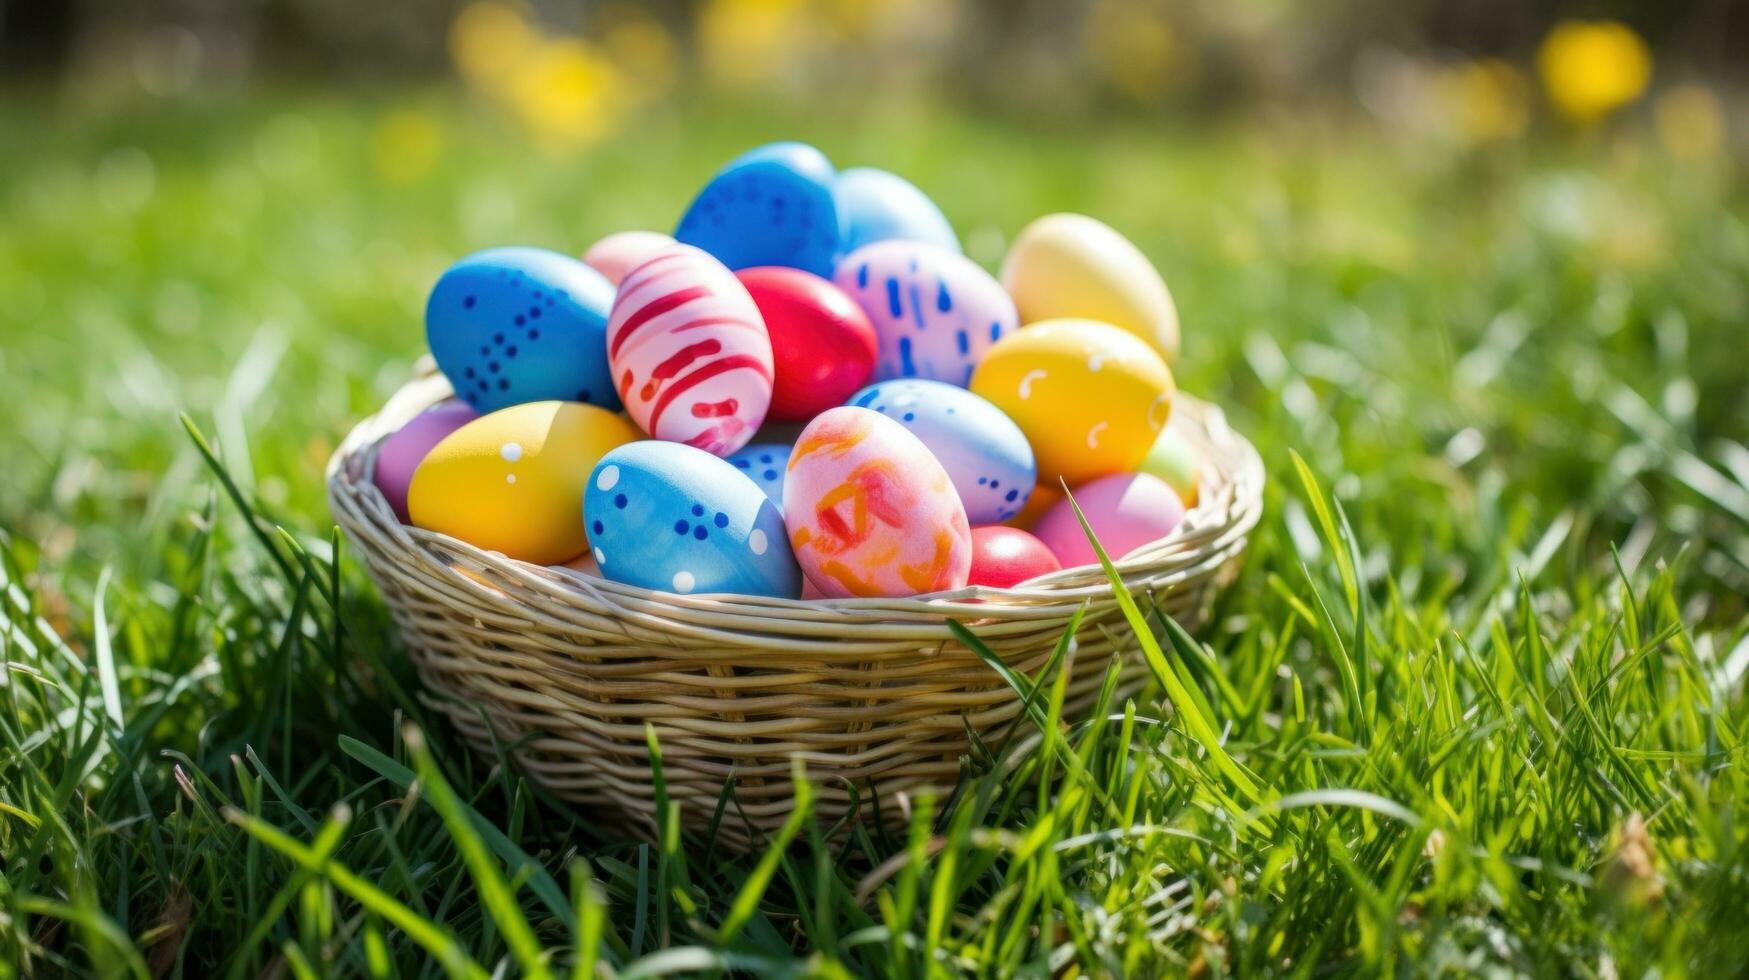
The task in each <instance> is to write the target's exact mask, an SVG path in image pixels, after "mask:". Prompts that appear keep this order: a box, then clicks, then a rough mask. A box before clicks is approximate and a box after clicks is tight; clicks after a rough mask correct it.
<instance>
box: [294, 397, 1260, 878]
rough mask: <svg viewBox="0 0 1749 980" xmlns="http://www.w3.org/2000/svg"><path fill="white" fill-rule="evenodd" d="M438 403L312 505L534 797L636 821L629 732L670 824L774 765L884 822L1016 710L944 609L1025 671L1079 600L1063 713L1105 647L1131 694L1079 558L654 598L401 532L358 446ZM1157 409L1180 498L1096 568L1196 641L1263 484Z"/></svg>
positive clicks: (474, 728) (1237, 452)
mask: <svg viewBox="0 0 1749 980" xmlns="http://www.w3.org/2000/svg"><path fill="white" fill-rule="evenodd" d="M450 394H451V390H450V387H449V383H448V382H447V381H446V380H445V379H444V378H443V377H442V376H441V375H427V376H425V377H421V378H419V379H417V380H415V381H413V382H411V383H409V384H408V385H407V386H406V387H404V388H402V389H401V390H400V391H399V392H397V393H396V394H395V395H394V397H392V398H391V399H390V401H389V402H388V404H387V405H385V406H384V408H383V409H382V411H380V412H378V413H377V414H376V415H374V416H372V417H370V418H367V419H365V420H364V421H363V422H361V423H359V425H358V426H357V427H356V428H355V429H354V430H353V431H352V433H351V434H350V435H349V436H348V437H347V438H346V440H345V441H344V442H343V443H342V444H341V446H340V448H339V449H338V450H337V451H336V452H335V454H334V457H333V458H332V459H331V460H330V461H329V466H328V477H327V479H328V498H329V505H330V507H331V508H332V510H333V513H334V517H335V519H336V520H337V521H338V522H339V523H340V525H341V527H342V528H343V529H344V530H345V533H346V535H347V537H348V539H349V540H350V542H351V544H352V546H353V547H354V548H355V549H356V550H357V552H358V554H359V555H361V556H362V558H363V561H364V563H365V566H366V568H367V570H368V572H369V574H370V576H371V578H372V580H373V581H374V582H375V583H376V585H377V587H378V588H379V589H380V591H381V592H382V595H383V598H384V599H385V601H386V602H387V603H388V605H389V609H390V611H391V612H392V614H393V616H394V619H395V622H396V625H397V626H398V628H399V630H400V632H401V635H402V637H403V639H404V641H405V643H406V646H407V650H408V653H409V654H410V655H411V657H412V658H413V660H414V663H415V665H416V666H417V668H418V671H419V674H420V676H421V678H422V680H423V682H424V685H425V688H426V690H425V692H424V693H423V695H422V697H423V698H424V699H425V700H426V701H427V702H428V703H429V704H430V705H431V706H432V707H433V708H434V709H435V710H437V711H439V712H441V713H442V714H444V715H445V716H447V717H448V718H449V720H450V721H451V723H453V724H454V725H455V726H456V728H457V729H458V730H460V731H461V732H462V733H463V734H464V736H465V737H466V738H467V740H468V741H469V742H471V743H472V744H474V745H475V746H476V747H477V748H479V749H480V750H482V751H485V752H488V753H490V752H492V751H493V744H494V742H496V744H497V745H499V746H504V745H511V744H514V745H515V748H514V750H513V753H514V755H515V756H516V757H517V761H518V762H519V764H521V765H522V766H523V767H525V768H526V770H527V771H528V772H529V773H530V774H531V775H532V776H533V777H534V778H535V779H537V780H539V781H540V782H541V783H542V784H543V785H544V786H545V787H546V788H547V789H548V790H549V791H550V792H552V793H553V794H555V795H556V796H558V797H560V798H561V799H566V800H569V801H572V802H575V803H579V804H583V805H585V806H587V807H589V808H591V810H592V811H593V812H595V813H596V814H598V815H599V816H601V817H602V819H603V820H604V821H612V822H615V823H616V824H617V826H619V827H620V828H622V829H624V830H625V831H628V832H631V833H637V834H640V835H644V836H648V835H650V834H651V833H653V832H654V830H655V820H656V803H655V785H654V782H653V780H652V778H651V768H650V757H649V749H648V746H647V743H646V739H645V724H646V723H649V724H651V725H653V726H654V727H655V730H656V733H657V737H658V739H659V740H660V743H661V746H662V758H663V768H664V773H665V776H666V785H667V792H668V795H669V797H670V799H672V800H673V801H674V802H675V803H677V804H678V805H679V807H680V814H681V821H682V823H683V825H685V826H686V827H688V828H690V829H693V830H702V829H704V828H705V827H707V826H709V825H712V824H713V823H715V824H716V828H717V829H716V832H717V834H718V839H719V840H720V841H721V842H723V843H725V844H727V845H729V846H731V847H736V848H747V847H752V846H755V845H756V844H757V843H758V842H759V841H760V839H761V838H762V837H763V836H764V835H767V834H770V833H771V832H773V831H774V830H775V829H776V828H777V827H778V826H780V825H781V824H782V823H783V820H784V818H785V817H786V816H787V815H788V813H789V812H790V810H791V807H792V798H793V787H792V784H791V781H790V770H791V759H792V758H800V759H801V760H802V761H803V762H804V763H805V764H806V766H807V771H808V774H809V777H810V779H811V780H813V781H814V782H816V783H818V784H819V789H818V792H817V793H816V796H815V809H816V812H817V813H818V814H819V816H820V817H821V818H822V819H823V820H825V821H826V822H827V824H830V823H832V822H834V821H836V820H838V819H839V818H841V817H843V816H845V815H846V814H847V813H850V812H852V810H853V809H854V810H855V811H856V812H857V813H858V814H859V815H860V816H864V817H866V816H869V815H870V814H872V813H875V812H879V813H881V814H883V816H885V817H887V818H893V817H895V816H897V815H899V814H901V813H902V812H903V811H904V810H905V809H906V803H907V800H908V798H909V796H910V795H911V794H915V793H916V792H917V791H918V790H919V789H921V788H923V787H926V786H927V787H934V788H936V789H938V790H943V791H945V789H946V788H947V787H950V786H951V785H952V784H953V783H954V782H955V781H956V780H957V778H958V776H959V772H960V760H961V758H962V757H963V756H965V755H967V754H968V753H969V752H970V750H971V738H970V736H969V735H968V729H970V730H972V731H975V732H977V734H978V737H979V738H980V739H981V740H983V741H984V742H985V743H986V744H988V745H995V744H997V743H998V742H999V741H1000V740H1001V738H1002V736H1003V734H1004V733H1005V732H1006V731H1007V729H1008V726H1009V725H1010V724H1011V723H1012V722H1013V721H1014V719H1015V717H1016V715H1017V713H1018V711H1019V709H1020V704H1019V699H1018V698H1017V697H1016V696H1015V695H1014V694H1013V692H1012V690H1011V689H1009V688H1008V687H1006V686H1005V685H1004V683H1003V682H1002V681H1001V679H1000V678H999V677H998V676H997V675H996V673H995V672H994V671H993V670H992V669H991V668H990V666H989V665H988V664H985V663H984V662H983V661H982V660H980V659H979V658H978V656H977V655H976V654H974V653H973V652H972V651H970V650H968V649H967V648H966V647H964V646H963V645H961V644H960V643H959V642H957V641H956V640H955V639H954V638H953V636H952V634H951V633H950V632H949V629H948V626H947V621H948V620H949V619H950V618H951V619H956V620H959V621H960V622H962V623H964V624H965V625H966V626H967V627H968V628H970V629H971V630H972V631H973V632H974V633H976V634H977V635H978V636H979V637H980V638H981V639H983V640H984V641H985V643H987V644H988V645H989V647H990V648H991V649H992V650H994V651H995V652H996V653H997V654H999V655H1000V656H1001V657H1002V658H1003V659H1004V660H1005V661H1006V662H1007V663H1008V664H1009V665H1010V666H1011V667H1013V668H1015V669H1016V670H1020V671H1023V672H1027V673H1032V672H1036V671H1037V670H1038V668H1039V667H1041V666H1042V665H1043V664H1044V663H1045V661H1046V660H1048V659H1049V657H1050V655H1051V652H1052V650H1053V649H1054V648H1055V646H1056V644H1057V641H1058V639H1059V638H1060V637H1061V635H1062V633H1063V630H1064V629H1065V628H1066V626H1067V624H1068V622H1069V619H1070V616H1071V615H1072V614H1073V613H1074V612H1075V610H1076V609H1077V608H1080V607H1081V606H1082V605H1083V604H1085V606H1086V613H1085V615H1084V617H1083V619H1082V621H1081V627H1080V630H1079V633H1078V635H1077V636H1076V640H1075V645H1074V649H1075V651H1076V653H1075V656H1074V657H1073V659H1072V663H1071V666H1070V670H1071V678H1070V682H1069V686H1068V694H1067V701H1066V703H1065V715H1066V716H1068V717H1075V716H1077V715H1078V714H1079V713H1084V712H1085V711H1086V710H1087V709H1088V707H1090V706H1091V704H1092V703H1093V702H1094V700H1095V699H1096V697H1097V695H1098V693H1099V687H1100V684H1101V681H1102V679H1103V676H1104V674H1105V672H1106V669H1107V667H1108V665H1109V662H1110V659H1111V654H1112V652H1113V651H1114V650H1115V651H1122V652H1123V654H1124V656H1123V658H1122V663H1123V666H1122V668H1121V672H1120V675H1119V682H1118V685H1119V686H1118V691H1119V693H1120V694H1121V695H1127V694H1130V693H1133V692H1134V691H1136V690H1137V689H1139V688H1140V687H1141V685H1142V681H1143V679H1144V676H1145V668H1144V667H1143V666H1142V665H1141V663H1140V661H1139V657H1138V656H1136V653H1137V650H1136V644H1135V640H1134V637H1133V636H1132V635H1131V633H1130V630H1129V628H1128V626H1127V625H1126V624H1125V623H1124V621H1123V615H1122V612H1121V611H1120V610H1119V608H1118V605H1117V602H1116V600H1115V598H1114V597H1113V594H1112V591H1111V587H1110V583H1109V581H1108V580H1107V579H1106V577H1105V575H1104V573H1103V572H1102V571H1101V570H1100V569H1099V568H1098V567H1097V566H1089V567H1084V568H1076V569H1066V570H1064V571H1061V572H1057V573H1054V574H1051V575H1048V576H1044V577H1041V578H1038V579H1034V580H1032V581H1031V582H1028V583H1025V584H1023V585H1022V586H1020V587H1017V588H1012V589H990V588H983V587H971V588H966V589H961V590H959V591H955V592H944V593H938V594H934V595H929V596H918V597H915V598H909V599H836V600H825V599H820V600H793V601H792V600H783V599H769V598H763V597H754V596H721V595H719V596H706V595H673V594H669V593H665V592H652V591H649V590H647V589H641V588H637V587H634V586H629V585H622V584H619V583H617V582H611V581H608V580H605V579H601V578H597V577H594V576H590V575H587V574H584V573H582V572H578V571H573V570H571V569H569V568H563V567H557V568H549V567H543V566H538V565H531V564H528V563H526V562H522V561H516V560H513V559H508V558H506V557H504V556H503V555H501V554H498V553H495V552H486V551H482V550H480V549H478V548H475V547H473V546H472V545H469V544H467V543H465V542H462V541H458V540H456V539H455V538H452V537H448V536H446V535H443V534H438V533H434V532H430V531H425V530H422V529H419V528H414V527H408V526H404V525H402V524H401V523H400V522H399V521H398V520H397V518H396V516H395V514H394V512H393V510H392V509H391V508H390V507H389V504H388V502H387V501H386V500H385V499H384V498H383V496H382V494H381V493H380V492H379V491H378V490H377V488H376V486H375V484H374V483H373V482H372V480H371V474H372V470H373V467H374V466H375V459H376V448H377V443H378V442H379V441H380V440H381V439H382V438H383V437H384V436H386V435H388V434H390V433H392V432H394V431H395V430H396V429H398V428H399V427H400V426H401V425H402V424H404V423H405V422H406V421H407V420H408V419H409V418H411V417H412V416H413V415H415V414H417V413H418V412H420V411H422V410H423V409H425V408H426V407H428V406H430V405H432V404H435V403H436V402H438V401H440V400H442V399H443V398H445V397H448V396H449V395H450ZM1173 413H1174V420H1173V423H1172V424H1173V425H1174V426H1176V427H1178V428H1179V429H1180V431H1181V432H1182V433H1183V434H1184V437H1185V438H1186V440H1187V441H1188V442H1189V443H1190V444H1191V446H1192V447H1193V448H1194V449H1195V450H1196V451H1197V452H1198V454H1199V456H1200V459H1201V463H1202V469H1201V474H1200V481H1201V482H1200V487H1199V499H1198V503H1197V506H1196V507H1194V508H1193V509H1191V511H1190V512H1189V513H1188V514H1187V515H1186V517H1185V520H1184V522H1183V524H1182V525H1180V526H1179V528H1178V529H1177V530H1176V531H1174V532H1173V534H1171V535H1170V536H1169V537H1166V538H1164V539H1161V540H1160V541H1157V542H1155V543H1153V544H1151V545H1148V546H1146V547H1144V548H1143V549H1141V550H1139V551H1136V552H1134V553H1132V554H1130V555H1128V556H1126V557H1125V558H1123V559H1122V560H1120V561H1118V562H1117V568H1118V571H1119V573H1120V574H1121V575H1122V576H1123V578H1124V580H1125V582H1126V583H1127V584H1128V585H1129V587H1130V590H1131V591H1132V593H1133V594H1135V596H1136V597H1137V601H1138V602H1139V603H1141V604H1142V606H1143V609H1144V610H1146V609H1147V608H1148V606H1149V605H1153V606H1154V607H1156V608H1158V609H1159V610H1161V611H1162V612H1164V613H1166V614H1169V615H1171V616H1173V617H1174V618H1176V619H1177V620H1178V621H1179V622H1180V623H1182V624H1183V625H1184V626H1185V627H1186V628H1188V629H1193V630H1194V629H1195V628H1197V627H1198V626H1199V625H1200V624H1201V623H1202V621H1203V619H1204V617H1205V615H1206V613H1207V611H1208V608H1209V605H1210V603H1211V602H1212V600H1213V598H1214V596H1215V594H1216V593H1217V592H1218V590H1220V589H1221V588H1222V587H1224V586H1225V585H1226V584H1227V583H1228V582H1230V581H1231V580H1232V577H1233V575H1234V574H1235V573H1236V571H1237V568H1238V563H1239V559H1240V556H1241V554H1242V553H1243V551H1244V548H1245V543H1246V535H1247V534H1248V533H1249V532H1250V531H1251V529H1252V528H1253V527H1255V526H1256V523H1257V520H1258V518H1259V516H1260V514H1261V511H1262V488H1263V479H1264V474H1263V465H1262V462H1261V460H1260V459H1259V458H1258V455H1257V452H1256V450H1255V449H1254V448H1253V447H1252V446H1251V444H1250V443H1249V442H1247V441H1246V440H1245V438H1244V437H1243V436H1241V435H1239V434H1238V433H1237V432H1234V431H1233V430H1232V429H1230V428H1229V427H1228V426H1227V423H1226V420H1225V417H1224V416H1223V415H1222V414H1221V412H1220V410H1219V409H1217V408H1214V407H1212V406H1210V405H1208V404H1206V403H1203V402H1200V401H1197V400H1195V399H1193V398H1190V397H1189V396H1186V395H1183V394H1180V395H1178V396H1177V397H1176V399H1175V401H1174V405H1173ZM974 600H975V601H974ZM731 780H732V782H733V801H732V802H731V803H730V804H729V807H728V810H727V812H726V814H725V815H724V816H723V817H722V818H721V819H720V822H717V818H716V817H715V814H716V812H717V810H718V807H719V802H720V801H721V800H722V799H723V797H724V787H725V784H726V783H728V782H730V781H731ZM874 795H878V796H879V798H880V799H879V804H880V805H879V806H878V808H877V807H876V806H874V805H872V804H873V802H874V801H873V800H871V796H874Z"/></svg>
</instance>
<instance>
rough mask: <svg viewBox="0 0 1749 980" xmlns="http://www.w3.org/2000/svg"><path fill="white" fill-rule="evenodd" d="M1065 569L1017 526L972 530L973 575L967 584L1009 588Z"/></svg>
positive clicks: (995, 525)
mask: <svg viewBox="0 0 1749 980" xmlns="http://www.w3.org/2000/svg"><path fill="white" fill-rule="evenodd" d="M1062 567H1063V566H1062V565H1061V564H1059V563H1058V562H1057V556H1056V555H1053V554H1051V549H1049V548H1047V547H1045V543H1044V542H1043V541H1040V540H1039V539H1037V538H1035V537H1033V536H1032V535H1030V534H1028V533H1026V532H1025V531H1022V530H1021V529H1020V528H1017V527H1005V526H1003V525H1000V524H992V525H989V526H987V527H974V528H972V574H971V578H970V580H969V581H968V582H967V584H968V585H988V586H990V587H991V588H996V589H1006V588H1009V587H1011V586H1015V585H1019V584H1020V583H1021V582H1024V581H1026V580H1027V579H1030V578H1036V577H1037V576H1040V575H1044V574H1046V573H1049V572H1055V571H1058V570H1060V569H1061V568H1062Z"/></svg>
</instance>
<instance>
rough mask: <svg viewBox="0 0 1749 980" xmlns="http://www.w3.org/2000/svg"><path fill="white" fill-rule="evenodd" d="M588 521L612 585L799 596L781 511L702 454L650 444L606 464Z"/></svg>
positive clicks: (587, 509) (594, 477)
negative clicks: (615, 583)
mask: <svg viewBox="0 0 1749 980" xmlns="http://www.w3.org/2000/svg"><path fill="white" fill-rule="evenodd" d="M583 521H584V524H585V525H586V526H587V527H588V529H589V545H590V549H591V551H592V553H593V554H594V556H595V563H596V564H597V565H599V566H600V567H601V574H602V575H603V576H605V577H607V578H610V579H612V580H614V581H615V582H624V583H626V584H627V585H637V586H642V587H643V588H646V589H659V590H661V591H663V592H679V593H718V592H734V593H739V594H742V595H762V596H773V597H779V598H787V599H793V598H795V597H796V596H798V595H800V594H801V589H802V573H801V569H800V568H798V567H797V566H796V560H795V557H794V556H793V555H791V553H790V547H789V535H788V534H787V532H785V530H784V526H783V517H782V516H781V515H780V514H779V513H778V508H777V506H776V505H775V504H773V503H772V502H771V500H770V498H768V497H767V496H766V495H765V493H764V491H762V490H761V489H760V488H759V486H758V485H756V484H755V483H754V482H753V481H752V480H751V479H749V478H748V477H747V476H746V475H745V474H744V473H742V472H741V471H740V470H738V469H736V468H735V467H733V466H731V465H729V463H728V462H727V461H726V460H723V459H720V458H718V457H716V456H712V455H711V454H710V453H707V452H705V451H704V450H702V449H694V448H693V447H691V446H687V445H684V444H682V443H678V442H661V441H657V440H647V441H644V442H633V443H628V444H626V445H624V446H620V447H619V448H618V449H615V450H613V451H612V452H610V453H608V454H607V455H606V456H603V457H602V458H601V462H599V463H597V464H596V465H595V469H594V471H593V472H591V473H590V474H589V486H588V488H587V489H586V490H585V491H584V493H583Z"/></svg>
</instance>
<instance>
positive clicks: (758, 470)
mask: <svg viewBox="0 0 1749 980" xmlns="http://www.w3.org/2000/svg"><path fill="white" fill-rule="evenodd" d="M792 448H794V447H792V446H789V445H786V444H784V443H781V442H760V443H754V444H753V445H751V446H745V447H743V448H741V449H740V450H738V451H736V452H733V453H730V454H729V455H728V456H727V457H726V458H727V459H728V461H729V465H731V466H733V467H735V469H738V470H740V471H741V472H742V473H745V474H747V476H748V478H749V479H751V480H752V481H753V482H754V484H756V485H757V486H758V487H759V489H761V490H764V491H765V495H766V496H767V497H770V498H771V501H772V503H774V504H777V505H778V506H779V507H782V506H783V474H784V471H785V470H787V469H788V468H789V451H790V450H791V449H792Z"/></svg>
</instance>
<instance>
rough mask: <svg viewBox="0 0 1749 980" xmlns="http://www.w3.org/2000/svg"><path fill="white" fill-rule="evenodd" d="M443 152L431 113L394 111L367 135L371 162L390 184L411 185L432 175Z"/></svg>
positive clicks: (404, 110)
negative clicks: (368, 136)
mask: <svg viewBox="0 0 1749 980" xmlns="http://www.w3.org/2000/svg"><path fill="white" fill-rule="evenodd" d="M442 153H443V127H442V126H441V125H440V124H439V123H438V121H437V119H436V118H435V117H433V116H432V115H431V114H430V113H427V112H422V111H420V110H418V109H397V110H395V111H394V112H391V113H389V114H388V115H386V116H384V117H383V118H382V119H380V120H378V121H377V124H376V126H375V127H373V128H372V130H371V134H370V162H371V166H372V167H373V168H374V169H375V170H376V172H377V176H379V177H381V178H382V179H383V180H385V181H387V182H389V183H391V184H411V183H413V182H415V181H417V180H420V179H421V178H423V177H424V176H425V175H427V174H429V173H431V170H432V168H433V167H435V166H436V165H437V160H438V157H439V156H441V155H442Z"/></svg>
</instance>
